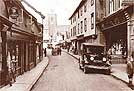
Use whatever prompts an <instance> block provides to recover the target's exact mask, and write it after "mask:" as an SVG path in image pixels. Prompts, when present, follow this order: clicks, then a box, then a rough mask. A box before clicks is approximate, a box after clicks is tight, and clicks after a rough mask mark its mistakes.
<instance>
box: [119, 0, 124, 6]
mask: <svg viewBox="0 0 134 91" xmlns="http://www.w3.org/2000/svg"><path fill="white" fill-rule="evenodd" d="M122 1H123V0H119V8H121V6H122Z"/></svg>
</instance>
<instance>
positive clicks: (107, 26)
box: [99, 7, 132, 63]
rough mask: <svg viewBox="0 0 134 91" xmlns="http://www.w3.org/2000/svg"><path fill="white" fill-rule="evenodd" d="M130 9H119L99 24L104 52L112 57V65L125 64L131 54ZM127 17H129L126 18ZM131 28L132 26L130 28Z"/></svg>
mask: <svg viewBox="0 0 134 91" xmlns="http://www.w3.org/2000/svg"><path fill="white" fill-rule="evenodd" d="M131 15H132V7H127V8H124V9H121V10H119V11H117V12H115V13H114V14H112V15H110V16H108V17H106V18H105V19H104V20H103V21H102V22H100V23H99V25H100V28H101V32H102V33H103V35H104V38H105V39H104V40H106V41H105V42H106V51H107V52H108V53H109V54H110V55H111V56H112V60H113V63H125V62H126V58H127V57H128V56H129V55H130V54H131V53H130V51H131V48H130V44H131V42H130V40H131V39H130V36H132V34H130V31H132V30H130V28H129V27H130V26H129V25H128V23H129V22H130V21H131ZM128 16H129V17H128ZM131 27H132V26H131Z"/></svg>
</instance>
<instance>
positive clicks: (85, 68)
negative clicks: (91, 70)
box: [83, 66, 87, 74]
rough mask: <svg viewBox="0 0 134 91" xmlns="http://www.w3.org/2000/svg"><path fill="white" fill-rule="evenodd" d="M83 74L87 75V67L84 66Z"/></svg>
mask: <svg viewBox="0 0 134 91" xmlns="http://www.w3.org/2000/svg"><path fill="white" fill-rule="evenodd" d="M83 72H84V73H85V74H87V67H85V66H84V69H83Z"/></svg>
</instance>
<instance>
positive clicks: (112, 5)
mask: <svg viewBox="0 0 134 91" xmlns="http://www.w3.org/2000/svg"><path fill="white" fill-rule="evenodd" d="M109 6H110V7H109V13H112V12H113V11H114V0H110V1H109Z"/></svg>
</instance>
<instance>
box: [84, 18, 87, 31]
mask: <svg viewBox="0 0 134 91" xmlns="http://www.w3.org/2000/svg"><path fill="white" fill-rule="evenodd" d="M84 31H85V32H86V31H87V18H85V19H84Z"/></svg>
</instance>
